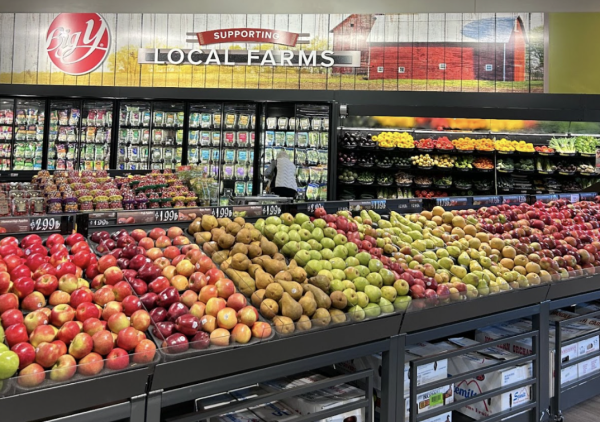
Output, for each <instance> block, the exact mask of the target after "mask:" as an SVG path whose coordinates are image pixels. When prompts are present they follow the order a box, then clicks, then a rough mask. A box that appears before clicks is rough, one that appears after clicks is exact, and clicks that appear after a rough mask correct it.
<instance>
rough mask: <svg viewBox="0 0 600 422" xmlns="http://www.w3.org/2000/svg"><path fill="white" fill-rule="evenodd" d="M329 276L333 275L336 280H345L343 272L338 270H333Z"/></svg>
mask: <svg viewBox="0 0 600 422" xmlns="http://www.w3.org/2000/svg"><path fill="white" fill-rule="evenodd" d="M331 274H333V278H334V279H336V280H341V281H343V280H345V279H346V274H344V271H343V270H338V269H335V268H334V269H333V270H331Z"/></svg>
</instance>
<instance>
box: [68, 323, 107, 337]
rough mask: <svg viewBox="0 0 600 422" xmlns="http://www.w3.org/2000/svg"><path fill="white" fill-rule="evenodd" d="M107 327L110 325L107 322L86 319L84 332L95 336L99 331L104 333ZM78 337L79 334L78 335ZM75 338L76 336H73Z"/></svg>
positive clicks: (83, 327)
mask: <svg viewBox="0 0 600 422" xmlns="http://www.w3.org/2000/svg"><path fill="white" fill-rule="evenodd" d="M105 325H108V324H107V323H106V321H100V320H99V319H98V318H90V319H86V320H85V321H84V323H83V326H82V328H81V329H82V330H83V332H84V333H86V334H89V335H90V336H93V335H94V334H96V333H97V332H98V331H102V330H104V329H105ZM76 335H77V334H76ZM73 338H75V336H73Z"/></svg>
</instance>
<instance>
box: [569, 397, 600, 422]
mask: <svg viewBox="0 0 600 422" xmlns="http://www.w3.org/2000/svg"><path fill="white" fill-rule="evenodd" d="M598 415H600V396H596V397H594V398H593V399H591V400H589V401H588V402H585V403H581V404H579V405H577V406H575V407H573V408H571V409H569V410H566V411H565V412H564V414H563V416H564V421H565V422H591V421H597V420H598Z"/></svg>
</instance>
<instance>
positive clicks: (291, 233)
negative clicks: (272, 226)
mask: <svg viewBox="0 0 600 422" xmlns="http://www.w3.org/2000/svg"><path fill="white" fill-rule="evenodd" d="M288 236H289V237H290V241H294V242H300V241H301V240H302V239H301V238H300V235H299V234H298V232H297V231H296V230H290V231H288Z"/></svg>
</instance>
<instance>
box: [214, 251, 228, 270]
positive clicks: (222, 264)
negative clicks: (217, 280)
mask: <svg viewBox="0 0 600 422" xmlns="http://www.w3.org/2000/svg"><path fill="white" fill-rule="evenodd" d="M217 253H218V252H217ZM231 261H232V258H231V257H229V258H227V259H226V260H225V261H223V262H221V265H220V267H221V271H226V270H227V268H229V267H230V266H231Z"/></svg>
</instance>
